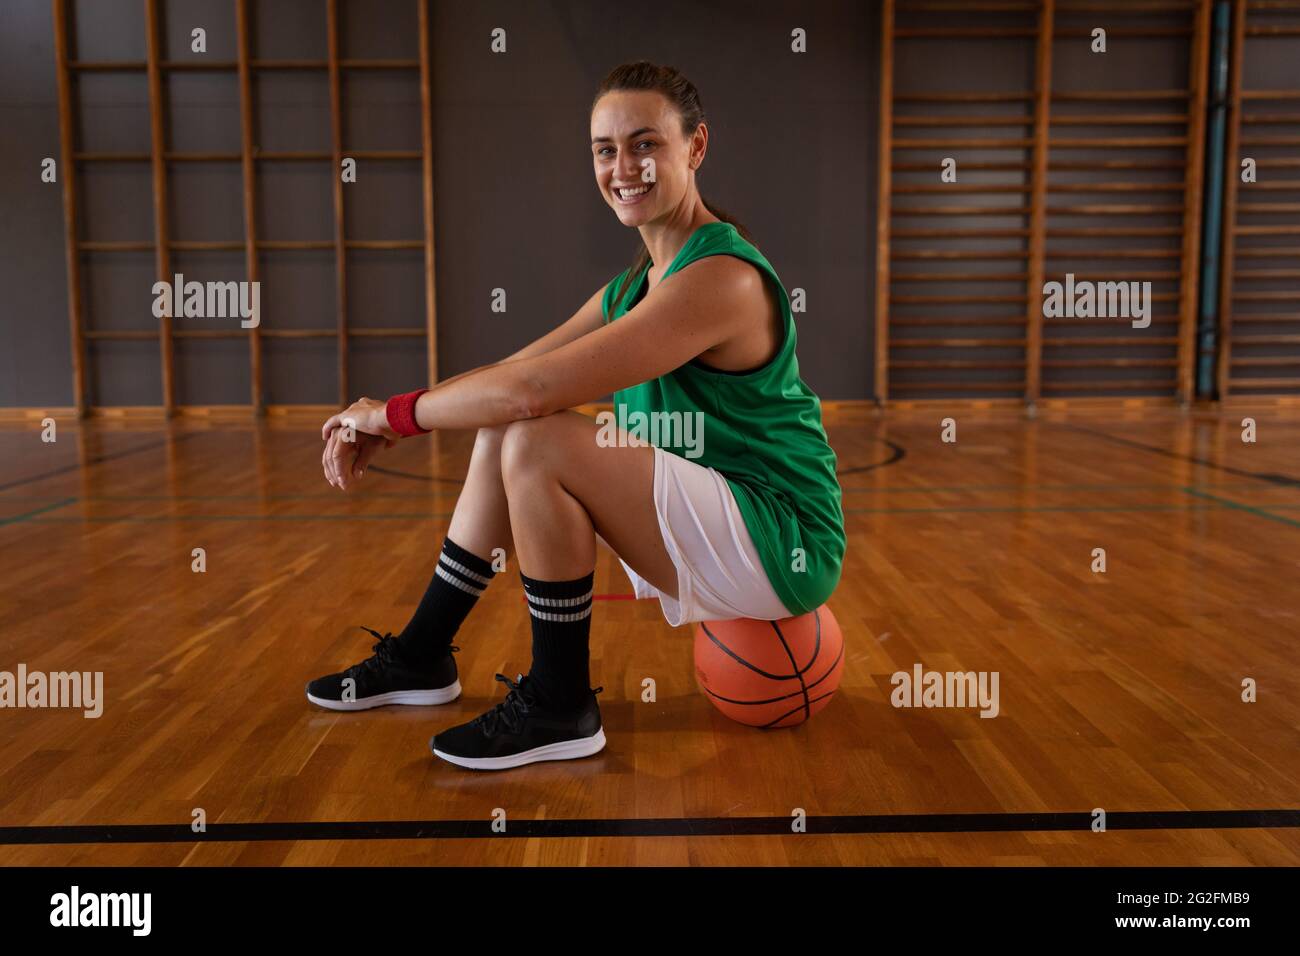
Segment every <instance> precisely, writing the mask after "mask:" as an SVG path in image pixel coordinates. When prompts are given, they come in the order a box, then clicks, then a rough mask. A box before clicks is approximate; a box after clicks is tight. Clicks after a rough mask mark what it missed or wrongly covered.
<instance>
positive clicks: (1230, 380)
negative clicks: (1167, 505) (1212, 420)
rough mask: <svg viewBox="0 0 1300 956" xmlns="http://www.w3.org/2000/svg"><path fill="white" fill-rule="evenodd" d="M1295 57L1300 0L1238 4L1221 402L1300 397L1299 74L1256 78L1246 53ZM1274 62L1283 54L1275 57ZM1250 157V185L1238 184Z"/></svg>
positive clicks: (1298, 57)
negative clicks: (1268, 51) (1284, 50)
mask: <svg viewBox="0 0 1300 956" xmlns="http://www.w3.org/2000/svg"><path fill="white" fill-rule="evenodd" d="M1264 44H1269V45H1273V46H1277V45H1283V44H1285V45H1287V46H1288V47H1289V49H1290V51H1291V53H1290V56H1289V63H1291V64H1292V65H1294V64H1295V63H1296V62H1297V61H1300V2H1295V0H1249V2H1246V0H1237V2H1236V4H1235V7H1234V10H1233V22H1232V50H1233V57H1232V68H1231V74H1230V78H1229V96H1230V107H1229V113H1228V136H1227V140H1228V142H1227V154H1226V160H1225V169H1224V175H1225V176H1226V177H1227V179H1226V182H1225V183H1224V193H1225V209H1226V210H1228V212H1226V213H1225V216H1224V235H1223V255H1222V262H1223V270H1224V271H1223V282H1222V284H1221V287H1220V299H1219V339H1220V348H1219V361H1218V368H1217V373H1218V374H1217V379H1218V391H1219V397H1220V398H1224V399H1227V398H1244V397H1249V396H1260V395H1270V396H1281V395H1291V396H1295V395H1300V135H1298V134H1300V71H1297V70H1296V69H1295V68H1294V66H1292V69H1291V70H1290V71H1288V72H1287V73H1286V74H1285V75H1268V76H1265V77H1263V78H1256V77H1253V76H1252V75H1251V74H1252V65H1253V63H1254V62H1255V58H1254V57H1253V56H1252V53H1253V52H1254V51H1256V50H1258V49H1259V47H1260V46H1262V45H1264ZM1268 59H1269V60H1270V61H1272V62H1277V61H1279V60H1287V59H1288V58H1286V57H1278V56H1273V57H1269V58H1268ZM1246 159H1253V160H1254V161H1255V163H1256V166H1257V171H1256V181H1255V182H1251V183H1244V182H1242V162H1243V160H1246Z"/></svg>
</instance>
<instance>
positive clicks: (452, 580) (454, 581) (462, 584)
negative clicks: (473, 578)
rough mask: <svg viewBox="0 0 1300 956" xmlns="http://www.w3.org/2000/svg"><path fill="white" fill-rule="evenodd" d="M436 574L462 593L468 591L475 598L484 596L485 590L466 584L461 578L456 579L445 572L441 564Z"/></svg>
mask: <svg viewBox="0 0 1300 956" xmlns="http://www.w3.org/2000/svg"><path fill="white" fill-rule="evenodd" d="M435 573H436V574H437V575H438V577H440V578H442V579H443V580H444V581H446V582H447V583H448V584H454V585H456V587H458V588H460V589H461V590H462V591H466V592H468V593H470V594H472V595H474V596H475V597H482V596H483V588H476V587H474V586H473V585H470V584H466V583H465V582H464V581H462V580H461V579H460V578H458V577H456V576H455V575H452V574H448V573H447V572H446V571H444V570H443V568H442V565H441V564H440V565H438V570H437V571H436V572H435Z"/></svg>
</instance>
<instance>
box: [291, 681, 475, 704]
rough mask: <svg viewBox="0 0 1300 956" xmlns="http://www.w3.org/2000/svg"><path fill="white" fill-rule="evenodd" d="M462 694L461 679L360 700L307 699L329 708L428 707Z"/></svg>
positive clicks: (309, 696)
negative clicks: (435, 686)
mask: <svg viewBox="0 0 1300 956" xmlns="http://www.w3.org/2000/svg"><path fill="white" fill-rule="evenodd" d="M459 696H460V681H455V682H453V683H451V684H448V685H447V686H446V687H439V688H438V689H436V690H394V691H389V692H388V693H387V694H375V695H374V696H373V697H363V698H361V699H360V700H327V699H326V698H324V697H316V696H315V695H313V694H308V695H307V699H308V700H309V701H311V702H312V703H313V704H315V705H316V706H317V707H324V708H326V709H327V710H370V709H371V708H372V707H385V706H387V705H388V704H409V705H411V706H415V707H428V706H430V705H432V704H446V703H449V702H451V701H453V700H455V699H456V698H457V697H459Z"/></svg>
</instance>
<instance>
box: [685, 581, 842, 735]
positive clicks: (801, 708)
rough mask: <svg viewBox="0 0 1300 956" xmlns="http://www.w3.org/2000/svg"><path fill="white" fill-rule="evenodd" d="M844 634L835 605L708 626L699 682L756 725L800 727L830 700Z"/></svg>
mask: <svg viewBox="0 0 1300 956" xmlns="http://www.w3.org/2000/svg"><path fill="white" fill-rule="evenodd" d="M843 670H844V637H843V635H842V634H841V633H840V625H839V622H838V621H836V620H835V615H834V614H832V613H831V609H830V607H829V606H827V605H825V604H823V605H822V606H821V607H819V608H818V609H817V610H815V611H812V612H811V613H808V614H801V615H799V616H798V617H787V618H783V619H781V620H779V621H754V620H750V619H749V618H741V619H739V620H735V621H704V622H702V623H701V624H700V626H699V627H697V628H696V629H695V678H696V680H698V681H699V682H700V688H701V689H702V690H703V691H704V694H705V696H706V697H708V699H709V700H711V701H712V702H713V705H714V706H715V707H717V708H718V710H720V711H722V712H723V713H724V714H726V715H727V716H728V717H730V718H731V719H732V720H735V721H738V722H739V723H742V724H748V725H749V726H751V727H762V728H769V727H794V726H795V725H797V724H802V723H803V722H804V721H805V720H807V719H808V718H809V717H811V716H812V715H813V714H815V713H817V712H818V711H819V710H821V709H822V708H823V707H825V706H826V705H827V704H829V703H830V702H831V698H832V697H833V696H834V695H835V689H836V688H837V687H839V686H840V674H841V673H842V672H843Z"/></svg>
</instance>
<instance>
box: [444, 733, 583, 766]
mask: <svg viewBox="0 0 1300 956" xmlns="http://www.w3.org/2000/svg"><path fill="white" fill-rule="evenodd" d="M604 749H605V728H604V727H602V728H600V730H598V731H596V732H595V733H594V734H593V735H592V736H590V737H581V738H579V739H578V740H561V741H560V742H559V743H554V744H547V745H546V746H544V747H534V748H533V749H532V750H525V751H524V752H523V753H517V754H511V755H510V756H508V757H458V756H456V755H454V754H449V753H443V752H442V751H441V750H439V749H438V748H437V747H434V748H433V752H434V754H435V755H437V756H439V757H441V758H442V759H443V760H446V761H447V762H448V763H454V764H455V765H456V766H458V767H468V768H469V769H470V770H509V769H510V768H511V767H522V766H524V764H530V763H539V762H540V761H543V760H577V759H578V758H579V757H590V756H591V755H592V754H594V753H600V751H602V750H604Z"/></svg>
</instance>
